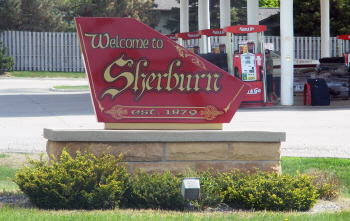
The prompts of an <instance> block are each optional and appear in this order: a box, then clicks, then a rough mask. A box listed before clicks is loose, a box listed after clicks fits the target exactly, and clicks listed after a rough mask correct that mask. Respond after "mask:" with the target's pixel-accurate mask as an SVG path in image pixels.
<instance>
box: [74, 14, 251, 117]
mask: <svg viewBox="0 0 350 221" xmlns="http://www.w3.org/2000/svg"><path fill="white" fill-rule="evenodd" d="M75 23H76V29H77V32H78V37H79V40H80V45H81V51H82V54H83V59H84V64H85V70H86V73H87V77H88V79H89V85H90V90H91V97H92V101H93V105H94V109H95V113H96V116H97V119H98V122H105V123H201V124H203V123H229V122H230V121H231V119H232V117H233V115H234V114H235V112H236V111H237V109H238V107H239V106H240V104H241V101H242V100H243V97H244V96H245V94H246V93H247V91H248V88H249V86H248V85H247V84H245V83H244V82H242V81H240V80H238V79H237V78H235V77H233V76H231V75H230V74H228V73H227V72H225V71H224V70H222V69H220V68H218V67H217V66H215V65H213V64H211V63H209V62H207V61H206V60H204V59H202V58H201V57H199V56H197V55H196V54H194V53H192V52H191V51H189V50H187V49H185V48H183V47H182V46H180V45H179V44H177V43H176V42H174V41H173V40H171V39H169V38H168V37H166V36H164V35H163V34H160V33H159V32H157V31H155V30H154V29H152V28H150V27H149V26H147V25H145V24H143V23H141V22H140V21H138V20H136V19H133V18H93V17H92V18H91V17H90V18H82V17H79V18H75Z"/></svg>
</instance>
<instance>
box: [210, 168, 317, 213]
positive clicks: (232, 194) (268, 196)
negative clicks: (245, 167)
mask: <svg viewBox="0 0 350 221" xmlns="http://www.w3.org/2000/svg"><path fill="white" fill-rule="evenodd" d="M313 179H314V177H312V176H309V175H301V174H300V173H299V172H298V173H297V175H295V176H290V175H288V174H286V175H278V174H276V173H274V172H272V173H267V172H265V173H264V172H261V171H256V173H255V174H249V173H248V174H243V173H240V172H238V171H232V172H231V173H225V174H219V176H218V177H217V182H218V184H219V186H220V187H221V188H222V190H223V195H224V202H225V203H227V204H228V205H230V206H232V207H235V208H245V209H256V210H264V209H266V210H274V211H290V210H300V211H306V210H308V209H310V208H311V207H312V206H313V205H314V204H315V203H316V200H317V197H318V194H317V189H316V187H315V186H314V185H313V183H312V182H313Z"/></svg>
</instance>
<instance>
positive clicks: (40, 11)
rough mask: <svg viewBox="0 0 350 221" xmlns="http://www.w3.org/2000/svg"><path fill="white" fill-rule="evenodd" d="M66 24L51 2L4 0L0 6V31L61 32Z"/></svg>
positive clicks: (49, 0)
mask: <svg viewBox="0 0 350 221" xmlns="http://www.w3.org/2000/svg"><path fill="white" fill-rule="evenodd" d="M65 28H66V23H65V22H63V20H62V14H61V11H60V10H59V9H58V7H57V5H56V3H55V1H52V0H4V2H3V3H2V4H1V5H0V30H11V31H63V30H65Z"/></svg>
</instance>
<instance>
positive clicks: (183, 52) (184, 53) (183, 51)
mask: <svg viewBox="0 0 350 221" xmlns="http://www.w3.org/2000/svg"><path fill="white" fill-rule="evenodd" d="M168 41H169V40H168ZM169 42H170V43H171V44H172V45H173V46H174V47H175V48H176V50H177V52H178V53H179V55H180V57H183V58H187V57H191V61H192V63H193V64H195V65H197V66H199V67H201V68H203V69H204V70H207V68H206V67H205V65H204V63H203V62H202V61H201V60H199V59H198V58H197V57H196V56H193V55H191V54H189V53H188V52H187V50H186V49H185V48H183V47H180V46H179V45H175V44H174V43H173V42H171V41H169Z"/></svg>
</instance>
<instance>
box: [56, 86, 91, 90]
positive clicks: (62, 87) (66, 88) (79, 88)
mask: <svg viewBox="0 0 350 221" xmlns="http://www.w3.org/2000/svg"><path fill="white" fill-rule="evenodd" d="M53 88H54V89H64V90H87V89H89V86H88V85H79V86H67V85H60V86H54V87H53Z"/></svg>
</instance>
